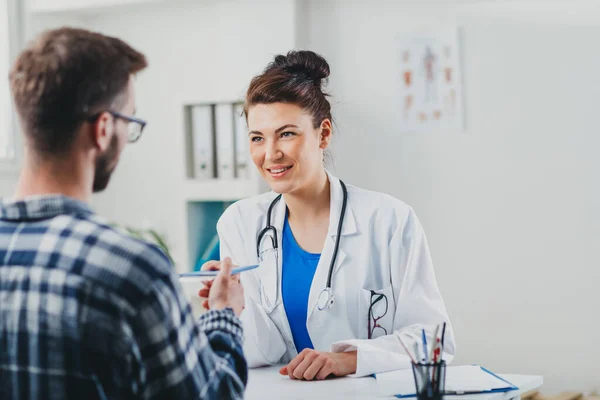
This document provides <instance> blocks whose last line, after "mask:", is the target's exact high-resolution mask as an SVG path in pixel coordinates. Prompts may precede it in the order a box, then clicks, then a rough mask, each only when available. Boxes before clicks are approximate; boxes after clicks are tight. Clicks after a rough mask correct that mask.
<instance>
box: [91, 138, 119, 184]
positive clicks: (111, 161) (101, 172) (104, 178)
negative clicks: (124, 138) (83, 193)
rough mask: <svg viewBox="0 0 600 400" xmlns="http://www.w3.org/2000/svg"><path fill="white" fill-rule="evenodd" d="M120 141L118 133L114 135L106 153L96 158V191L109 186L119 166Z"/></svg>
mask: <svg viewBox="0 0 600 400" xmlns="http://www.w3.org/2000/svg"><path fill="white" fill-rule="evenodd" d="M118 157H119V154H118V142H117V135H113V136H112V139H111V140H110V144H109V145H108V148H107V149H106V151H104V153H102V154H100V155H99V156H98V158H97V159H96V171H95V172H94V184H93V186H92V190H93V191H94V193H97V192H101V191H103V190H104V189H106V187H107V186H108V181H110V177H111V175H112V173H113V171H114V170H115V167H116V166H117V158H118Z"/></svg>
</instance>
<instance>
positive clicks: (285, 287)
mask: <svg viewBox="0 0 600 400" xmlns="http://www.w3.org/2000/svg"><path fill="white" fill-rule="evenodd" d="M282 251H283V260H282V277H281V291H282V297H283V306H284V308H285V312H286V314H287V318H288V322H289V324H290V329H291V330H292V337H293V338H294V345H295V346H296V350H297V351H298V353H299V352H301V351H302V350H304V349H306V348H309V349H314V346H313V344H312V341H311V340H310V336H309V335H308V330H307V329H306V314H307V310H308V294H309V293H310V286H311V284H312V280H313V277H314V275H315V271H316V270H317V265H318V264H319V259H320V258H321V254H314V253H309V252H307V251H304V250H303V249H302V248H301V247H300V246H299V245H298V243H297V242H296V239H295V238H294V234H293V233H292V230H291V229H290V225H289V224H288V218H287V212H286V216H285V223H284V225H283V239H282Z"/></svg>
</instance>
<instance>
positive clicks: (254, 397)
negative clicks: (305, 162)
mask: <svg viewBox="0 0 600 400" xmlns="http://www.w3.org/2000/svg"><path fill="white" fill-rule="evenodd" d="M279 368H280V367H279V366H272V367H265V368H256V369H251V370H250V375H249V377H248V386H247V388H246V395H245V396H244V398H245V399H247V400H265V399H275V398H277V399H298V400H300V399H302V400H306V399H311V400H312V399H381V398H389V399H393V398H394V397H392V396H387V397H386V396H381V394H380V392H379V388H378V386H377V381H376V380H375V378H371V377H365V378H337V379H328V380H325V381H313V382H307V381H296V380H291V379H289V378H288V377H287V376H281V375H279ZM499 375H500V376H501V377H502V378H504V379H506V380H507V381H509V382H511V383H513V384H514V385H516V386H517V387H518V388H519V390H514V391H511V392H505V393H493V394H478V395H468V396H445V398H446V399H453V400H468V399H469V400H470V399H473V400H508V399H512V398H514V397H518V396H519V395H520V394H521V393H524V392H527V391H530V390H533V389H537V388H539V387H540V386H542V383H543V379H542V377H541V376H535V375H511V374H499Z"/></svg>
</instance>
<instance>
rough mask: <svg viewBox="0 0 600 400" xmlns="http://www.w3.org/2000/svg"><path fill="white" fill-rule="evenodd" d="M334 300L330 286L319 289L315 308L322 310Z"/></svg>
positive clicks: (329, 306) (330, 305)
mask: <svg viewBox="0 0 600 400" xmlns="http://www.w3.org/2000/svg"><path fill="white" fill-rule="evenodd" d="M334 302H335V298H334V296H333V292H332V290H331V288H325V289H323V290H322V291H321V293H319V298H318V299H317V308H318V309H319V311H323V310H324V309H326V308H331V307H332V306H333V303H334Z"/></svg>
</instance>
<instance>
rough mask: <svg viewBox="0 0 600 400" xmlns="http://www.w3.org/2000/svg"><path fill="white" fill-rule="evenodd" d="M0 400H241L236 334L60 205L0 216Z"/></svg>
mask: <svg viewBox="0 0 600 400" xmlns="http://www.w3.org/2000/svg"><path fill="white" fill-rule="evenodd" d="M0 262H1V263H0V399H50V400H53V399H61V400H62V399H86V400H87V399H121V398H139V399H158V398H164V399H198V398H215V399H216V398H219V399H223V398H241V397H243V391H244V389H245V385H246V382H247V365H246V361H245V359H244V356H243V350H242V326H241V322H240V320H239V319H238V318H237V317H236V316H235V315H234V314H233V312H232V311H231V309H225V310H221V311H209V312H208V313H206V314H204V315H202V316H201V318H200V320H199V321H196V320H194V318H193V316H192V313H191V308H190V305H189V303H188V302H187V300H186V299H185V297H184V295H183V294H182V293H183V292H182V290H181V287H180V285H179V282H178V279H177V275H176V274H175V273H174V270H173V268H172V266H171V264H170V263H169V261H168V260H167V258H166V257H165V255H164V254H163V253H162V252H161V251H160V250H159V249H158V248H157V247H155V246H153V245H150V244H148V243H144V242H142V241H139V240H137V239H134V238H132V237H129V236H127V235H124V234H121V233H119V232H118V231H116V230H114V229H113V228H111V227H110V226H108V225H107V224H106V223H105V222H104V221H103V220H102V219H101V218H100V217H98V216H97V215H95V214H94V213H93V212H92V211H91V210H90V208H88V206H87V205H86V204H84V203H82V202H79V201H77V200H74V199H71V198H67V197H64V196H59V195H56V196H37V197H31V198H28V199H25V200H23V201H16V202H11V201H7V200H4V201H3V202H2V204H1V205H0Z"/></svg>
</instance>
